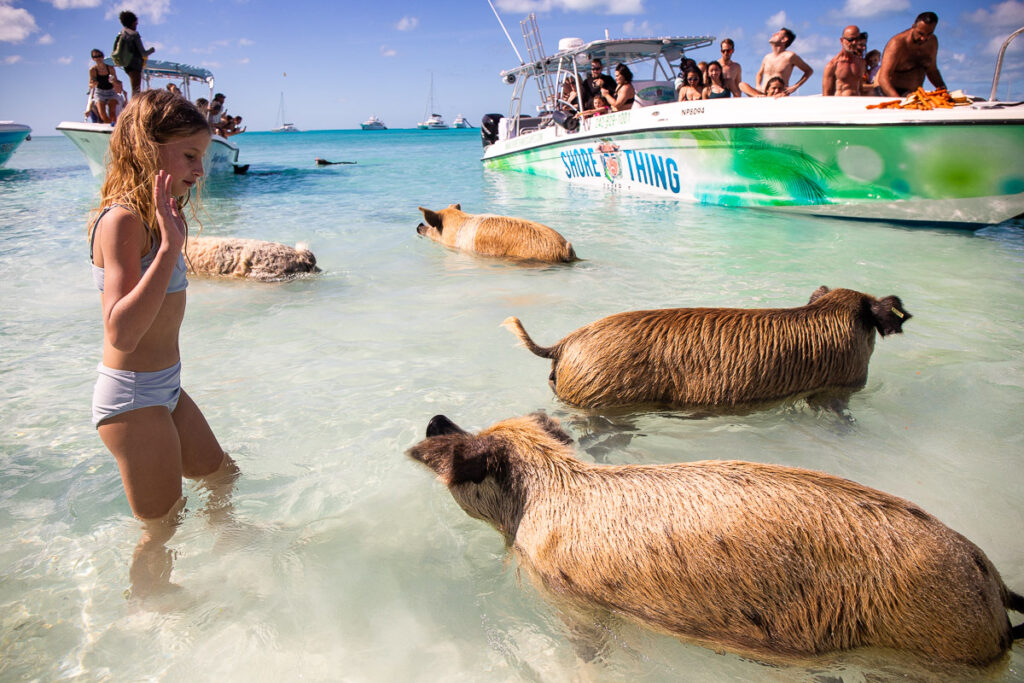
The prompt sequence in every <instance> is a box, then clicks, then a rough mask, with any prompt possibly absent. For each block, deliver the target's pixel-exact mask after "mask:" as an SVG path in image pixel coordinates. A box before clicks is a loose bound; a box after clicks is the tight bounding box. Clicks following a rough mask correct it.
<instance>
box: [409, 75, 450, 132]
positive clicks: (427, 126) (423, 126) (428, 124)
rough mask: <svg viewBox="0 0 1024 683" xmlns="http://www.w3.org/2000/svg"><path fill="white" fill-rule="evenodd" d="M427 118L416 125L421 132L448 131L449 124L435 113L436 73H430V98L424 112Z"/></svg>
mask: <svg viewBox="0 0 1024 683" xmlns="http://www.w3.org/2000/svg"><path fill="white" fill-rule="evenodd" d="M423 115H424V116H425V117H426V118H425V119H424V120H423V121H420V122H419V123H417V124H416V127H417V128H419V129H420V130H448V124H447V123H445V122H444V119H443V118H442V117H441V115H440V114H435V113H434V73H433V72H431V73H430V97H429V98H428V99H427V110H426V111H425V112H423Z"/></svg>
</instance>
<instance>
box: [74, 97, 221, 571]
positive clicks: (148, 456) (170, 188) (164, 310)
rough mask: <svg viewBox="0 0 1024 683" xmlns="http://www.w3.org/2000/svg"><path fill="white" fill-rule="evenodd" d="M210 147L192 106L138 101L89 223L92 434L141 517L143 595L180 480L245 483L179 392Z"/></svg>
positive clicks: (178, 501)
mask: <svg viewBox="0 0 1024 683" xmlns="http://www.w3.org/2000/svg"><path fill="white" fill-rule="evenodd" d="M209 144H210V126H209V124H208V123H207V121H206V118H205V117H204V116H203V115H202V114H200V113H199V110H197V109H196V108H195V106H194V105H193V104H192V103H191V102H189V101H187V100H185V99H184V98H182V97H179V96H177V95H173V94H172V93H169V92H167V91H166V90H148V91H145V92H143V93H141V94H139V95H137V96H136V97H133V98H132V99H131V102H130V103H129V104H128V106H127V107H126V108H125V110H124V112H122V114H121V116H120V118H119V120H118V122H117V126H116V127H115V128H114V131H113V133H112V134H111V136H110V147H109V152H108V158H109V162H108V164H107V173H106V178H105V179H104V181H103V186H102V188H101V191H100V194H101V198H100V208H99V212H98V214H97V215H96V218H95V219H94V220H92V221H90V230H89V239H90V245H91V250H92V253H91V256H92V262H93V275H94V277H95V280H96V284H97V286H98V287H99V289H100V291H101V292H102V307H103V362H102V363H101V364H100V366H99V368H98V370H99V378H98V380H97V382H96V387H95V390H94V393H93V423H94V424H95V425H96V429H97V431H98V432H99V436H100V438H101V439H102V440H103V443H104V444H105V445H106V447H107V448H108V449H109V450H110V452H111V453H112V454H113V455H114V458H115V459H116V460H117V466H118V469H119V470H120V473H121V481H122V483H123V485H124V491H125V494H126V495H127V498H128V504H129V505H130V506H131V509H132V512H133V513H135V516H136V517H138V518H139V519H141V520H143V521H144V522H145V524H144V530H143V537H142V540H141V541H140V543H139V547H138V548H137V549H136V553H135V560H134V562H133V566H132V571H131V573H132V577H131V578H132V583H133V586H134V587H139V585H140V584H144V585H145V586H146V587H148V588H152V587H154V584H156V583H160V582H162V583H163V584H166V583H167V579H168V574H169V571H170V569H169V562H170V559H169V553H167V552H166V550H165V549H164V547H163V546H164V543H165V542H166V541H167V540H168V539H169V538H170V537H171V535H172V534H173V533H174V526H175V523H176V518H177V516H178V512H179V511H180V510H181V509H182V507H183V504H184V499H183V498H182V483H181V479H182V476H185V477H189V478H192V479H200V480H204V482H205V483H206V484H207V486H208V487H209V488H210V491H211V494H210V495H211V501H210V502H211V503H213V502H214V499H215V498H218V499H219V500H223V499H224V496H226V493H225V490H226V489H227V490H229V489H230V484H231V482H232V481H233V479H234V477H235V476H236V474H237V468H236V467H235V464H234V461H233V460H232V459H231V457H230V456H228V454H227V453H225V452H224V450H223V449H222V448H221V447H220V444H219V443H218V442H217V438H216V437H215V436H214V434H213V431H212V430H211V429H210V426H209V424H207V422H206V418H205V417H203V414H202V412H200V410H199V407H198V406H197V405H196V404H195V402H194V401H193V400H192V398H191V397H190V396H189V395H188V394H187V393H186V392H185V390H184V389H182V388H181V383H180V373H181V359H180V353H179V346H178V333H179V330H180V328H181V322H182V319H183V317H184V314H185V288H186V287H187V286H188V281H187V280H186V279H185V259H184V257H183V255H182V247H183V245H184V243H185V239H186V236H187V231H188V228H187V226H186V223H185V220H184V217H183V213H184V212H183V209H184V207H185V206H186V205H187V204H189V203H190V201H189V200H190V193H191V191H192V190H193V187H194V186H195V185H196V183H197V182H198V181H199V179H200V178H201V177H202V175H203V154H204V153H205V151H206V148H207V146H209ZM192 214H193V216H194V215H195V207H194V206H193V207H192Z"/></svg>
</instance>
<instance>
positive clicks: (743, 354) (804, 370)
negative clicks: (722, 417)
mask: <svg viewBox="0 0 1024 683" xmlns="http://www.w3.org/2000/svg"><path fill="white" fill-rule="evenodd" d="M910 317H911V315H910V313H908V312H907V311H906V309H904V308H903V304H902V303H901V302H900V300H899V298H898V297H896V296H887V297H885V298H883V299H876V298H875V297H873V296H871V295H869V294H862V293H861V292H855V291H853V290H849V289H836V290H831V291H830V290H829V289H828V288H827V287H819V288H818V289H817V290H816V291H815V292H814V293H813V294H812V295H811V298H810V301H809V302H808V304H807V305H806V306H800V307H798V308H765V309H743V308H670V309H662V310H652V311H631V312H628V313H619V314H616V315H610V316H608V317H606V318H602V319H600V320H598V321H596V322H593V323H590V324H589V325H585V326H583V327H581V328H579V329H578V330H576V331H575V332H571V333H570V334H568V335H567V336H566V337H565V338H563V339H562V340H561V341H559V342H558V343H557V344H555V345H553V346H550V347H542V346H538V345H537V344H535V343H534V342H533V340H532V339H531V338H530V336H529V335H528V334H527V333H526V330H525V329H523V326H522V324H521V323H520V322H519V319H518V318H514V317H510V318H507V319H506V320H505V321H504V322H503V323H502V325H504V326H505V327H507V328H508V329H509V330H511V331H512V332H513V333H514V334H515V335H516V336H517V337H519V339H520V340H521V341H522V343H523V345H524V346H526V348H528V349H529V350H530V351H532V352H533V353H534V354H536V355H538V356H541V357H542V358H550V359H551V374H550V375H549V377H548V379H549V381H550V384H551V388H552V389H553V390H554V392H555V394H557V396H558V397H559V398H560V399H562V400H563V401H565V402H567V403H571V404H573V405H576V406H581V407H591V408H597V407H608V406H623V405H630V404H641V403H663V404H673V405H680V406H737V405H741V404H752V403H761V402H767V401H773V400H778V399H783V398H790V397H798V396H810V395H813V394H817V393H822V394H824V393H826V392H829V391H832V392H837V391H838V392H840V393H841V392H843V391H845V392H846V393H849V391H852V390H854V389H858V388H860V387H862V386H863V385H864V383H865V381H866V380H867V375H868V360H869V359H870V358H871V352H872V351H873V350H874V347H875V332H878V333H879V334H880V335H882V336H883V337H884V336H885V335H888V334H895V333H900V332H902V325H903V323H904V322H906V321H907V320H909V319H910Z"/></svg>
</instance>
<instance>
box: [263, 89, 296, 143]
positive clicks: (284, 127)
mask: <svg viewBox="0 0 1024 683" xmlns="http://www.w3.org/2000/svg"><path fill="white" fill-rule="evenodd" d="M276 123H277V125H276V126H275V127H274V128H271V129H270V132H271V133H301V132H302V131H300V130H299V129H298V128H297V127H296V126H295V124H294V123H288V115H287V114H285V113H284V91H283V90H282V91H281V103H280V104H279V105H277V121H276Z"/></svg>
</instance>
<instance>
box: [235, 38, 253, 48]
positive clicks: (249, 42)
mask: <svg viewBox="0 0 1024 683" xmlns="http://www.w3.org/2000/svg"><path fill="white" fill-rule="evenodd" d="M255 44H256V43H255V42H254V41H252V40H249V39H248V38H239V39H238V46H239V47H249V46H250V45H255Z"/></svg>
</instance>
